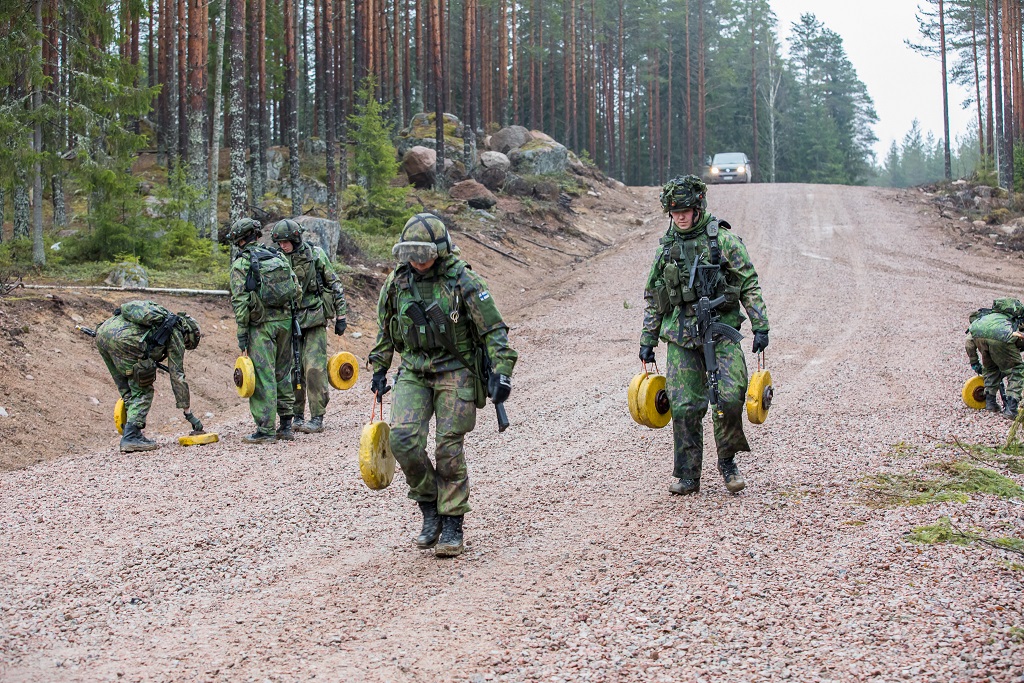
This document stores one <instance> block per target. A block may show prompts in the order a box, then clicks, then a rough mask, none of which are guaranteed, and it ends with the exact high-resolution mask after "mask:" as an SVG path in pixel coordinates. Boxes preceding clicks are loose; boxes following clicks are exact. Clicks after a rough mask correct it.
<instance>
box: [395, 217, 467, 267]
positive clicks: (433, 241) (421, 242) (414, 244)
mask: <svg viewBox="0 0 1024 683" xmlns="http://www.w3.org/2000/svg"><path fill="white" fill-rule="evenodd" d="M451 250H452V242H451V237H449V235H448V228H447V227H446V226H445V224H444V221H442V220H441V219H440V218H439V217H437V216H435V215H434V214H432V213H418V214H416V215H415V216H413V217H412V218H410V219H409V220H408V221H406V223H405V227H404V228H402V236H401V237H400V238H399V239H398V243H397V244H395V246H394V248H392V250H391V253H392V254H394V256H395V258H397V259H398V260H399V261H401V262H410V261H411V262H415V263H426V262H427V261H429V260H431V259H435V258H438V257H439V256H447V255H448V254H449V253H451Z"/></svg>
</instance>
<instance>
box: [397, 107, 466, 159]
mask: <svg viewBox="0 0 1024 683" xmlns="http://www.w3.org/2000/svg"><path fill="white" fill-rule="evenodd" d="M436 121H437V117H436V116H435V115H434V114H433V113H425V112H420V113H419V114H416V115H415V116H413V117H412V120H411V121H409V126H408V127H407V128H403V129H402V130H400V131H398V137H397V138H395V149H396V150H397V151H398V156H400V157H403V158H404V157H405V153H406V152H408V151H409V150H410V149H412V148H413V147H429V148H430V149H433V150H436V149H437V138H436V135H437V126H436V125H435V122H436ZM471 135H472V131H471V130H469V127H468V126H464V125H463V124H462V122H461V121H460V120H459V119H458V117H457V116H455V115H453V114H445V115H444V153H445V154H444V155H445V158H446V159H452V160H454V161H461V162H462V163H463V164H465V165H466V166H467V167H468V166H470V165H472V161H473V160H472V159H471V158H470V159H467V158H465V157H466V154H465V144H466V137H467V136H471Z"/></svg>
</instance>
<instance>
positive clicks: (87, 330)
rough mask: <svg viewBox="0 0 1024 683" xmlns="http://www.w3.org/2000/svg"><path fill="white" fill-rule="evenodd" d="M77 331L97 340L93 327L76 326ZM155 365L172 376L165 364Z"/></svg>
mask: <svg viewBox="0 0 1024 683" xmlns="http://www.w3.org/2000/svg"><path fill="white" fill-rule="evenodd" d="M75 329H76V330H78V331H79V332H84V333H85V334H87V335H89V336H90V337H92V338H94V339H95V338H96V330H94V329H92V328H91V327H85V326H84V325H75ZM155 365H156V367H157V369H159V370H163V371H164V372H166V373H167V374H168V375H169V374H171V369H170V368H168V367H167V366H166V365H164V364H163V363H156V364H155Z"/></svg>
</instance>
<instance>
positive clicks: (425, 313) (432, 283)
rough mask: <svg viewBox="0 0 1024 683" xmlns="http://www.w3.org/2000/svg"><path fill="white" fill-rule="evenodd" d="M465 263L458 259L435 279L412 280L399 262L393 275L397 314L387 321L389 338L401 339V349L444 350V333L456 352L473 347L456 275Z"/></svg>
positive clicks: (472, 339) (468, 351)
mask: <svg viewBox="0 0 1024 683" xmlns="http://www.w3.org/2000/svg"><path fill="white" fill-rule="evenodd" d="M465 268H466V263H465V262H463V261H459V262H458V263H457V264H456V266H455V268H454V269H452V268H449V269H448V270H447V271H446V272H445V273H443V274H441V275H440V276H439V277H437V278H436V279H429V280H416V279H415V278H414V277H413V271H412V268H411V267H409V266H403V267H402V268H400V269H399V271H398V273H397V274H396V277H395V287H396V288H397V290H398V291H397V292H396V295H397V296H396V297H395V308H396V311H397V315H396V316H394V318H392V321H391V330H390V332H391V338H392V339H395V340H399V339H400V340H401V341H402V346H403V348H402V349H400V352H402V353H425V354H436V353H440V352H443V351H445V349H446V346H445V344H444V342H443V341H442V336H446V337H447V338H448V339H449V340H450V341H451V343H452V344H454V346H455V348H456V349H458V350H459V352H460V353H463V354H465V355H467V356H468V355H469V354H470V352H471V351H473V349H474V347H475V345H476V344H475V342H474V337H473V330H472V325H471V322H470V321H469V320H467V319H466V317H465V316H464V315H463V310H462V300H463V299H462V289H461V288H460V287H459V286H458V281H459V277H460V276H461V275H462V272H463V271H464V270H465Z"/></svg>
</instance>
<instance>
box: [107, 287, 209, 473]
mask: <svg viewBox="0 0 1024 683" xmlns="http://www.w3.org/2000/svg"><path fill="white" fill-rule="evenodd" d="M132 304H138V305H141V306H145V307H147V308H149V309H150V310H160V311H162V312H165V313H167V314H170V311H167V310H166V309H164V308H163V307H162V306H159V305H158V304H155V303H153V302H152V301H140V302H129V304H125V306H129V305H132ZM173 324H174V327H173V329H172V330H171V331H170V334H169V336H167V339H166V341H165V342H164V343H163V344H156V343H155V340H154V336H155V332H156V329H157V328H154V327H149V326H144V325H140V324H138V323H136V322H132V321H130V320H126V319H125V318H124V317H122V315H121V309H120V308H118V309H117V310H116V311H115V312H114V315H113V316H112V317H110V318H107V319H106V320H105V321H103V322H102V323H101V324H100V326H99V327H98V328H96V348H97V349H99V352H100V356H101V357H102V358H103V362H104V363H106V364H107V370H109V371H110V376H111V377H112V378H113V379H114V384H116V385H117V391H118V393H120V394H121V398H122V399H124V405H125V409H126V411H127V413H128V419H127V421H126V422H125V424H124V428H123V434H122V436H121V444H120V449H121V451H122V452H123V453H132V452H136V451H152V450H155V449H157V448H159V444H157V442H156V441H153V440H152V439H148V438H146V435H145V434H143V433H142V430H143V429H145V428H146V416H147V415H149V409H150V407H151V406H152V405H153V383H154V380H155V379H156V367H155V365H150V366H149V367H148V371H143V370H142V369H141V368H142V366H143V365H148V364H147V363H146V362H145V360H144V359H147V358H148V360H149V361H151V362H152V363H160V362H163V361H165V360H166V361H167V367H168V369H169V370H170V375H171V390H172V391H173V392H174V402H175V405H177V407H178V409H179V410H182V411H184V413H185V418H186V419H187V420H188V421H189V422H190V423H192V426H193V427H194V428H196V429H198V430H201V429H202V424H201V423H199V420H198V419H197V418H196V417H195V416H193V415H192V413H191V412H189V406H190V397H189V390H188V382H186V381H185V364H184V360H185V351H186V350H188V351H192V350H194V349H195V348H196V347H197V346H199V339H200V336H201V332H200V330H199V323H198V322H196V319H195V318H193V317H192V316H190V315H188V314H186V313H178V314H177V320H176V322H174V323H173ZM140 363H141V365H140ZM137 370H138V372H137ZM196 424H199V427H196Z"/></svg>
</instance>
